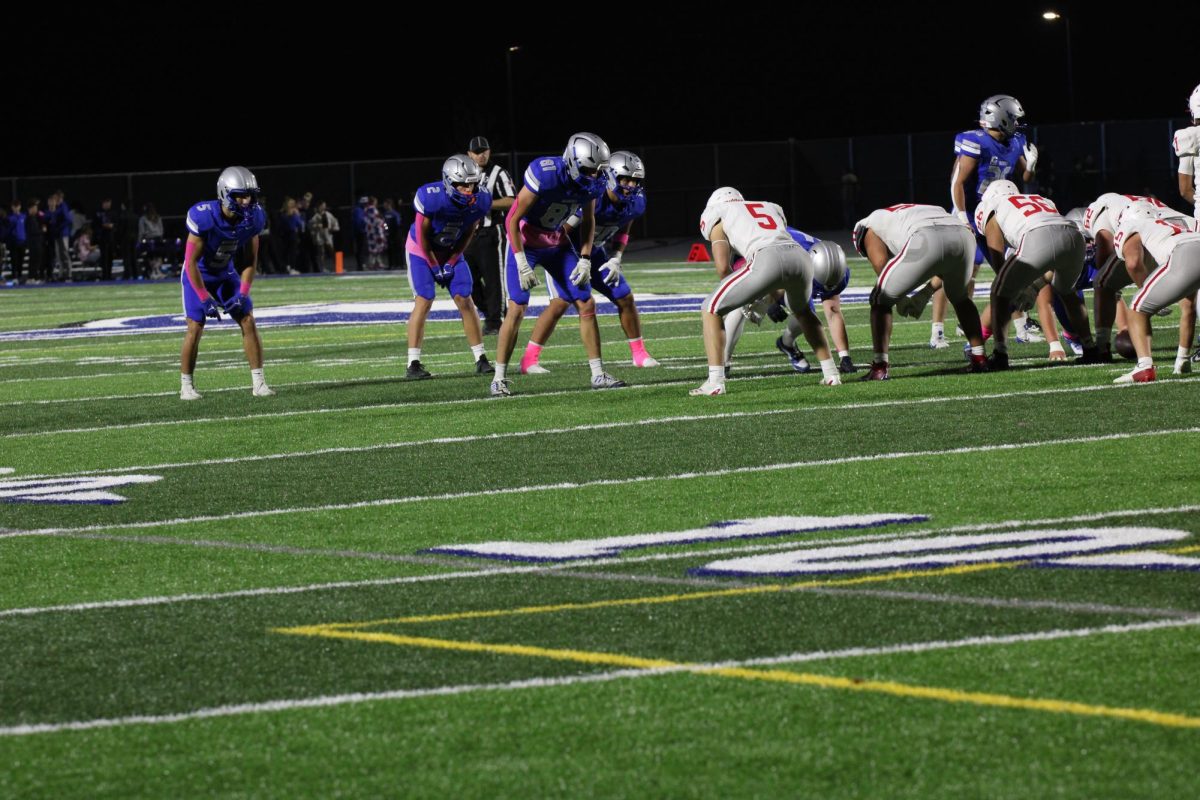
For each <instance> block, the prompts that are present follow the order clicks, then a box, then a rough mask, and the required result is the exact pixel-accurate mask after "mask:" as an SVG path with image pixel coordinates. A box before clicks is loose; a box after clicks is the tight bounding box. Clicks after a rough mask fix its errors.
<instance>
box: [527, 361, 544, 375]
mask: <svg viewBox="0 0 1200 800" xmlns="http://www.w3.org/2000/svg"><path fill="white" fill-rule="evenodd" d="M521 374H522V375H549V374H550V370H548V369H546V368H545V367H543V366H542V365H541V364H539V363H537V362H536V361H535V362H533V363H532V364H522V365H521Z"/></svg>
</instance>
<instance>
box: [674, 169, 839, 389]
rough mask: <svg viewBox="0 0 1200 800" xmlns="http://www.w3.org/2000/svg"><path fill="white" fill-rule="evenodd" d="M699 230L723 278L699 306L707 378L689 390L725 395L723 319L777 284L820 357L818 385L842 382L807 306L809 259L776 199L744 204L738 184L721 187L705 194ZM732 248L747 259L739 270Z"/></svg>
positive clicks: (817, 323)
mask: <svg viewBox="0 0 1200 800" xmlns="http://www.w3.org/2000/svg"><path fill="white" fill-rule="evenodd" d="M700 233H701V235H703V236H704V238H705V239H707V240H708V241H709V242H711V243H712V250H713V261H714V264H715V266H716V269H717V276H718V277H719V278H721V282H720V283H719V284H718V285H717V288H716V289H715V290H713V293H712V294H710V295H709V296H708V297H707V298H706V299H705V300H704V303H703V305H702V306H701V309H702V310H701V318H702V320H703V325H704V350H705V354H706V355H707V356H708V380H706V381H705V382H704V383H702V384H701V385H700V386H698V387H696V388H695V389H692V391H691V392H690V394H692V395H693V396H699V395H708V396H715V395H721V394H725V359H724V356H725V329H724V327H723V325H722V319H723V317H724V316H725V315H726V314H728V313H730V312H731V311H734V310H735V309H738V308H739V307H740V306H744V305H746V304H747V303H750V302H752V301H754V300H756V299H758V298H760V297H762V296H763V295H765V294H767V293H768V292H770V291H772V290H775V289H783V290H784V292H785V293H786V297H787V303H788V306H789V307H790V308H791V309H792V313H793V314H795V315H796V317H797V318H798V319H799V321H800V326H801V329H802V330H803V331H804V336H805V338H806V339H808V343H809V345H811V346H812V348H813V350H814V351H815V352H816V355H817V358H818V359H820V362H821V372H822V374H823V377H822V379H821V383H822V385H824V386H837V385H839V384H840V383H841V382H842V381H841V378H840V377H838V370H837V366H836V365H835V364H834V363H833V356H832V355H831V354H830V352H829V345H828V344H827V343H826V340H825V331H824V330H823V329H822V328H821V321H820V320H818V319H817V316H816V314H814V313H813V311H812V309H811V308H809V305H808V301H809V299H810V297H811V295H812V281H813V263H812V259H811V258H809V255H808V253H806V252H804V248H803V247H801V246H800V245H798V244H796V242H795V241H793V240H792V237H791V236H789V235H788V232H787V220H786V219H785V218H784V215H783V209H781V208H780V207H779V206H777V205H775V204H774V203H768V202H761V201H760V202H749V203H748V202H746V201H745V199H743V197H742V194H741V192H739V191H738V190H737V189H733V188H731V187H728V186H723V187H721V188H720V189H717V190H716V191H715V192H713V193H712V196H711V197H709V198H708V203H707V205H706V206H705V208H704V213H703V214H702V215H701V216H700ZM734 251H736V252H738V253H742V254H744V255H745V258H746V264H745V266H744V267H742V268H741V269H739V270H737V271H733V270H731V267H730V263H731V260H732V253H733V252H734Z"/></svg>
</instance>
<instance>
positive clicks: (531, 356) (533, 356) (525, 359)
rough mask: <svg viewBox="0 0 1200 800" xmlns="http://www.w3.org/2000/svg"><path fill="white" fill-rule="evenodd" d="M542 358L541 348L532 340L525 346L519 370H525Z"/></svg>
mask: <svg viewBox="0 0 1200 800" xmlns="http://www.w3.org/2000/svg"><path fill="white" fill-rule="evenodd" d="M541 356H542V346H541V345H540V344H538V343H537V342H535V341H533V340H532V339H530V340H529V344H527V345H525V355H523V356H521V369H526V368H527V367H531V366H533V365H534V364H536V363H538V359H539V358H541Z"/></svg>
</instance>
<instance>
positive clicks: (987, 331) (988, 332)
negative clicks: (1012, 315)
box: [979, 325, 992, 342]
mask: <svg viewBox="0 0 1200 800" xmlns="http://www.w3.org/2000/svg"><path fill="white" fill-rule="evenodd" d="M979 332H980V333H981V334H983V340H984V341H985V342H986V341H987V340H988V339H990V338H992V329H991V328H989V327H988V326H987V325H981V326H979Z"/></svg>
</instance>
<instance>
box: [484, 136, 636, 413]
mask: <svg viewBox="0 0 1200 800" xmlns="http://www.w3.org/2000/svg"><path fill="white" fill-rule="evenodd" d="M608 159H609V150H608V145H607V144H605V143H604V140H603V139H601V138H600V137H599V136H597V135H596V134H594V133H577V134H575V135H573V136H572V137H571V138H570V139H569V140H567V149H566V150H565V151H564V152H563V154H562V157H561V158H560V157H558V156H542V157H540V158H535V159H534V160H533V161H532V162H531V163H530V164H529V167H528V168H527V169H526V170H525V185H524V186H522V187H521V191H520V192H519V193H518V194H517V201H516V202H515V203H513V207H512V208H511V209H509V212H508V216H507V218H506V219H505V225H506V227H507V228H508V248H507V254H506V255H507V258H506V264H505V269H504V278H503V284H504V293H505V294H506V295H507V296H508V313H507V314H506V315H505V317H504V322H503V324H501V326H500V334H499V340H498V341H497V343H496V378H495V380H494V381H492V386H491V393H492V396H493V397H507V396H508V395H511V394H512V390H511V388H510V387H509V381H508V375H507V373H508V361H509V359H510V358H511V357H512V353H513V349H514V347H515V346H516V343H517V334H518V333H519V332H520V330H521V319H522V318H523V317H524V316H525V307H526V306H528V305H529V290H530V289H532V288H533V287H534V286H537V284H538V279H537V274H536V273H535V272H534V271H533V270H534V267H541V268H542V271H543V272H544V274H545V276H546V280H547V281H548V282H553V286H554V292H555V294H556V295H557V296H558V297H561V298H563V299H564V300H565V301H567V302H568V303H572V304H574V306H575V308H576V309H577V310H578V311H579V335H580V338H581V339H583V347H584V350H586V351H587V356H588V366H589V367H590V368H591V371H592V383H591V385H592V388H594V389H613V388H617V387H621V386H624V385H625V382H624V381H620V380H617V379H616V378H614V377H613V376H611V375H609V374H608V373H606V372H605V371H604V362H603V361H602V360H601V357H600V328H599V326H598V325H597V324H596V301H595V300H594V299H593V298H592V293H591V290H590V288H589V285H590V284H591V280H592V260H591V259H592V237H593V235H594V234H595V232H596V200H597V199H598V198H599V197H600V196H601V195H603V194H604V192H605V189H606V188H607V179H606V177H605V168H606V167H607V166H608ZM576 212H579V214H580V223H579V251H578V252H576V250H575V248H574V247H573V246H572V244H571V241H570V239H569V238H568V237H567V232H566V230H564V227H565V224H566V221H567V220H568V219H570V218H571V216H572V215H573V214H575V213H576Z"/></svg>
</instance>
